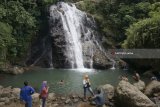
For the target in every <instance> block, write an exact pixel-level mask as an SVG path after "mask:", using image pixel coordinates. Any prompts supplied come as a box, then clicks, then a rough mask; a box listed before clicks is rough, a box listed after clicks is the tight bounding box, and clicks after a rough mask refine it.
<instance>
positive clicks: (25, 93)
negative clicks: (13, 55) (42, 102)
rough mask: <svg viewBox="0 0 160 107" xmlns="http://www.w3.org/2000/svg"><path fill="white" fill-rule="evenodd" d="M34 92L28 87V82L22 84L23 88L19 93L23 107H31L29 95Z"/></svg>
mask: <svg viewBox="0 0 160 107" xmlns="http://www.w3.org/2000/svg"><path fill="white" fill-rule="evenodd" d="M34 92H35V90H34V88H32V87H31V86H28V82H27V81H25V82H24V87H23V88H21V91H20V100H21V101H23V102H24V103H25V107H32V97H31V95H32V94H33V93H34Z"/></svg>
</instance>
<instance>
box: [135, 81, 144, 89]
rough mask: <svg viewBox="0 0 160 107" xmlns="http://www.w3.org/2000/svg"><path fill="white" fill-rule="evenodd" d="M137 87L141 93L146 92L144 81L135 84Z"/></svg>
mask: <svg viewBox="0 0 160 107" xmlns="http://www.w3.org/2000/svg"><path fill="white" fill-rule="evenodd" d="M133 85H134V86H135V87H137V88H138V89H139V90H140V91H144V88H145V83H144V82H143V81H142V80H139V81H138V82H136V83H134V84H133Z"/></svg>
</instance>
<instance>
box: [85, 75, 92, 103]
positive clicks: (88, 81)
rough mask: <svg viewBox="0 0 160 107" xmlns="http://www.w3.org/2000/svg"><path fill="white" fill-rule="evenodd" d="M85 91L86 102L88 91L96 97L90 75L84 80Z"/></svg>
mask: <svg viewBox="0 0 160 107" xmlns="http://www.w3.org/2000/svg"><path fill="white" fill-rule="evenodd" d="M83 89H84V99H85V100H86V92H87V90H88V91H89V92H90V93H91V94H92V95H93V96H94V93H93V90H92V88H91V83H90V80H89V77H88V75H84V79H83Z"/></svg>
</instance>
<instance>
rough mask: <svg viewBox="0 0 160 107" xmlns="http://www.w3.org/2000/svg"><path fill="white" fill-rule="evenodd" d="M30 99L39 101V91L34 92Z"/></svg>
mask: <svg viewBox="0 0 160 107" xmlns="http://www.w3.org/2000/svg"><path fill="white" fill-rule="evenodd" d="M32 99H33V102H34V103H37V102H39V101H40V100H39V93H34V94H33V95H32Z"/></svg>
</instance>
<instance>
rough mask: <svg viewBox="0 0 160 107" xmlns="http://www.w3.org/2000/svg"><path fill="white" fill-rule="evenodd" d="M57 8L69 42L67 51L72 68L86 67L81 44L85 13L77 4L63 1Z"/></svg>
mask: <svg viewBox="0 0 160 107" xmlns="http://www.w3.org/2000/svg"><path fill="white" fill-rule="evenodd" d="M54 8H55V7H53V10H54ZM51 9H52V7H51ZM57 10H58V13H59V14H60V17H61V19H62V24H63V30H64V37H65V40H66V43H67V44H66V53H65V54H66V56H67V58H68V59H67V60H68V61H69V62H70V65H71V66H72V68H84V65H83V55H82V44H81V34H82V31H81V26H82V17H83V16H84V13H83V12H81V11H80V10H78V9H77V8H76V6H75V5H73V4H70V5H69V4H67V3H63V2H60V3H59V4H58V6H57Z"/></svg>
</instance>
